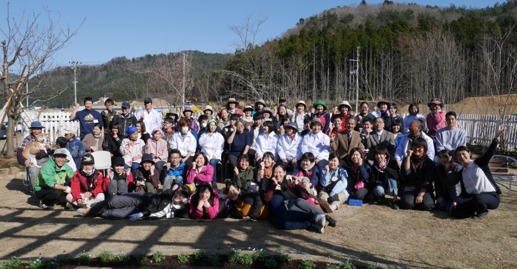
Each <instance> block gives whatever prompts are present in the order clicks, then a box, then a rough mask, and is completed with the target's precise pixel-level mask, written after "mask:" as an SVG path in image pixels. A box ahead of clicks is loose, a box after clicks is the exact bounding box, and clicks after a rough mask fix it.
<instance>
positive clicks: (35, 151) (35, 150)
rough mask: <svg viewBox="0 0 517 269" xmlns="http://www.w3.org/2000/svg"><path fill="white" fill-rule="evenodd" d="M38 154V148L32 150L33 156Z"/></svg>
mask: <svg viewBox="0 0 517 269" xmlns="http://www.w3.org/2000/svg"><path fill="white" fill-rule="evenodd" d="M38 152H39V149H37V148H34V149H32V150H31V153H32V154H33V155H36V154H38Z"/></svg>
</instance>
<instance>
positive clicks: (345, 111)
mask: <svg viewBox="0 0 517 269" xmlns="http://www.w3.org/2000/svg"><path fill="white" fill-rule="evenodd" d="M338 111H339V114H338V115H340V116H341V127H342V128H344V130H346V119H348V118H349V117H352V114H350V111H352V106H351V105H350V103H348V101H343V102H341V103H340V104H339V105H338V106H337V111H336V112H335V114H337V113H338Z"/></svg>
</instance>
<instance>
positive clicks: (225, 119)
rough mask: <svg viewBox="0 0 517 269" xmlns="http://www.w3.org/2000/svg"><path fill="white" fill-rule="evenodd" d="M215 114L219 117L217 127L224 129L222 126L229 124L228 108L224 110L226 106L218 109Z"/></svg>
mask: <svg viewBox="0 0 517 269" xmlns="http://www.w3.org/2000/svg"><path fill="white" fill-rule="evenodd" d="M217 116H218V117H219V121H218V122H217V127H219V129H221V130H224V127H226V126H228V125H229V124H230V118H229V116H228V110H226V108H223V109H221V110H219V112H217Z"/></svg>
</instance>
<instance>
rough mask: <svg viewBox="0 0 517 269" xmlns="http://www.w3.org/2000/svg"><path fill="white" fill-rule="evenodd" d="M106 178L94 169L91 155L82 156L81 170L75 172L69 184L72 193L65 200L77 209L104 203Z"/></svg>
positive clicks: (93, 160)
mask: <svg viewBox="0 0 517 269" xmlns="http://www.w3.org/2000/svg"><path fill="white" fill-rule="evenodd" d="M109 180H110V179H109V178H108V177H106V178H104V176H103V175H102V173H101V172H100V171H98V170H96V169H95V159H94V158H93V156H92V155H91V154H86V155H84V157H83V159H82V160H81V168H80V169H79V170H77V172H75V174H74V177H73V178H72V180H71V182H70V187H71V188H72V192H71V193H70V194H68V195H67V196H66V200H67V201H68V202H69V203H72V204H73V205H74V206H77V207H90V206H91V205H92V204H95V203H98V202H101V201H104V198H105V197H104V192H105V191H106V190H105V186H106V184H105V183H104V182H105V181H109Z"/></svg>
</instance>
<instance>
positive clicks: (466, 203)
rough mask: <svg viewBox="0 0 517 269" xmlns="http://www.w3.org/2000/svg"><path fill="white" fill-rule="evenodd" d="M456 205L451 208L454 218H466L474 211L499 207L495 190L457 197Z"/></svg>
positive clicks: (498, 199)
mask: <svg viewBox="0 0 517 269" xmlns="http://www.w3.org/2000/svg"><path fill="white" fill-rule="evenodd" d="M456 202H457V205H456V207H455V208H452V210H451V215H452V216H453V217H456V218H468V217H471V216H473V215H474V212H477V213H478V214H479V213H482V212H485V211H487V210H488V209H496V208H498V207H499V202H500V198H499V195H498V194H497V193H495V192H489V193H481V194H474V195H472V196H471V197H469V198H466V199H462V198H458V200H457V201H456Z"/></svg>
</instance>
